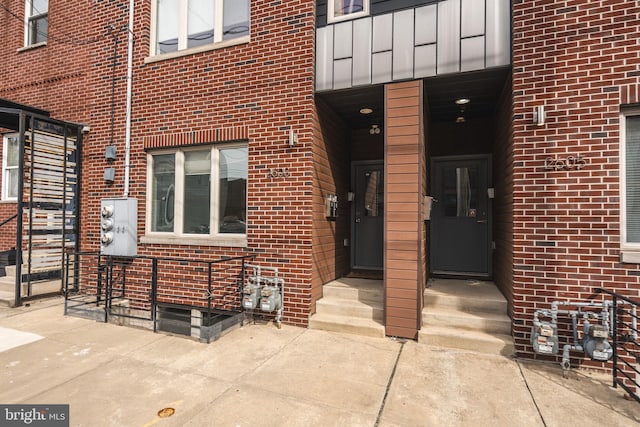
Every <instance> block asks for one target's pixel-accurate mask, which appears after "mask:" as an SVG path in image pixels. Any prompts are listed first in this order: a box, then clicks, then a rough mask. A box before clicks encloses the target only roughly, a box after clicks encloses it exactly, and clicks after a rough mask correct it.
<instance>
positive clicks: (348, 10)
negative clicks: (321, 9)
mask: <svg viewBox="0 0 640 427" xmlns="http://www.w3.org/2000/svg"><path fill="white" fill-rule="evenodd" d="M327 9H328V10H327V22H329V23H332V22H339V21H346V20H348V19H354V18H359V17H361V16H366V15H368V14H369V0H327Z"/></svg>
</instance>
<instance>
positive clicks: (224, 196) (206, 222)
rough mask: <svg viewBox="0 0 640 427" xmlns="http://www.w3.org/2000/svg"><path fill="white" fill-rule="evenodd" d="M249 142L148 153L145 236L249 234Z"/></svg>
mask: <svg viewBox="0 0 640 427" xmlns="http://www.w3.org/2000/svg"><path fill="white" fill-rule="evenodd" d="M247 162H248V157H247V146H246V144H221V145H213V146H211V145H209V146H203V147H194V148H184V149H173V150H163V151H160V152H156V153H153V154H149V161H148V179H149V181H148V182H149V186H148V187H149V188H150V189H151V197H150V198H149V200H148V205H147V211H148V212H149V217H148V218H147V235H155V236H166V237H174V238H180V239H182V240H183V241H184V238H190V237H191V238H194V237H196V238H197V237H208V238H212V239H213V240H214V241H220V240H221V239H226V240H229V238H233V237H234V235H235V236H236V237H240V238H246V232H247V229H246V217H247V175H248V164H247Z"/></svg>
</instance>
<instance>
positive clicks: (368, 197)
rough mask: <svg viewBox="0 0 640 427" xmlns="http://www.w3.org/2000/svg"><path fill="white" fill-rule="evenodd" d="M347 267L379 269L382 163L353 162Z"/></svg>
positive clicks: (381, 237)
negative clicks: (352, 197)
mask: <svg viewBox="0 0 640 427" xmlns="http://www.w3.org/2000/svg"><path fill="white" fill-rule="evenodd" d="M352 171H353V175H352V180H353V181H352V183H353V184H354V192H355V196H354V199H353V216H352V221H353V222H352V228H351V230H352V240H353V245H352V246H351V266H352V267H353V268H362V269H371V270H378V269H382V251H383V231H384V218H383V216H382V213H383V211H384V182H383V164H382V162H375V163H373V162H367V163H354V164H353V167H352Z"/></svg>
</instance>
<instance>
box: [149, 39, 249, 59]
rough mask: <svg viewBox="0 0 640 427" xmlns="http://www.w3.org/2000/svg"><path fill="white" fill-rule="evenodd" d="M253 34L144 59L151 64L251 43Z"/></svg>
mask: <svg viewBox="0 0 640 427" xmlns="http://www.w3.org/2000/svg"><path fill="white" fill-rule="evenodd" d="M249 41H251V36H243V37H238V38H237V39H231V40H226V41H222V42H218V43H214V44H208V45H206V46H198V47H192V48H191V49H183V50H178V51H175V52H170V53H163V54H160V55H153V56H148V57H146V58H145V59H144V63H145V64H151V63H154V62H160V61H164V60H167V59H173V58H180V57H182V56H187V55H193V54H196V53H201V52H208V51H211V50H218V49H224V48H225V47H230V46H236V45H239V44H245V43H249Z"/></svg>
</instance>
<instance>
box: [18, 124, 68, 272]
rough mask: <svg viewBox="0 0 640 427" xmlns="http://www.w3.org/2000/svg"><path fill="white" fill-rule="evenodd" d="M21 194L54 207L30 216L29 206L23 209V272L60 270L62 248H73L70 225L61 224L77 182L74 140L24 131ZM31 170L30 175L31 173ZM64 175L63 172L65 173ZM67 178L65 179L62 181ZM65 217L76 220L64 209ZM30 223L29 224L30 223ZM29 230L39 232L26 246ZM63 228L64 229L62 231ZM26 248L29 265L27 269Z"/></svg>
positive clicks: (37, 209)
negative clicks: (73, 160)
mask: <svg viewBox="0 0 640 427" xmlns="http://www.w3.org/2000/svg"><path fill="white" fill-rule="evenodd" d="M25 139H26V144H25V170H24V177H23V179H24V182H25V184H24V194H23V198H24V200H25V201H27V200H29V198H31V201H32V202H50V203H54V206H58V207H57V208H55V207H51V208H50V209H46V208H45V209H39V208H34V209H33V210H32V212H31V216H30V215H29V209H28V207H27V208H26V209H25V210H24V212H23V232H22V239H23V243H22V249H23V251H22V259H23V265H22V273H23V274H27V273H28V272H29V270H30V271H31V272H32V273H36V272H45V271H54V270H60V269H61V268H62V247H63V246H64V247H73V246H74V242H73V241H72V240H71V239H70V238H69V237H68V236H69V235H70V234H71V233H72V232H73V226H72V225H71V224H66V225H63V223H62V219H63V207H64V206H67V205H68V204H69V203H70V202H71V201H72V199H73V189H72V187H71V186H72V185H74V184H76V183H77V173H76V166H77V165H76V163H75V162H71V161H69V160H68V159H69V158H72V156H73V153H74V151H75V150H76V144H75V140H74V139H73V138H67V141H66V149H65V140H64V137H62V136H60V135H53V134H50V133H45V132H34V133H33V140H32V133H31V132H27V133H26V138H25ZM65 158H66V159H67V167H65ZM31 172H33V177H32V176H31ZM65 174H66V175H65ZM65 179H66V182H65ZM66 213H67V216H66V217H65V220H67V221H68V220H75V215H73V214H70V212H69V211H66ZM29 222H31V224H29ZM29 229H31V230H32V231H34V232H37V233H41V232H43V231H45V230H46V231H47V233H46V234H37V233H34V234H33V235H32V236H31V248H29ZM65 230H66V232H65ZM29 249H31V259H30V261H31V266H30V268H29V265H28V263H29Z"/></svg>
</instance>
